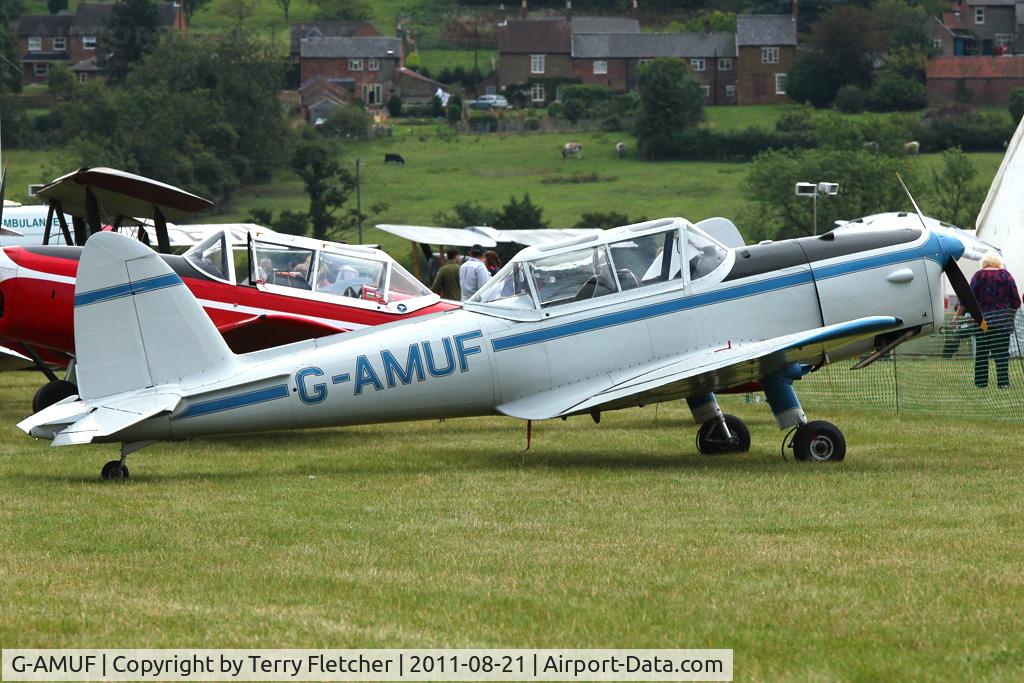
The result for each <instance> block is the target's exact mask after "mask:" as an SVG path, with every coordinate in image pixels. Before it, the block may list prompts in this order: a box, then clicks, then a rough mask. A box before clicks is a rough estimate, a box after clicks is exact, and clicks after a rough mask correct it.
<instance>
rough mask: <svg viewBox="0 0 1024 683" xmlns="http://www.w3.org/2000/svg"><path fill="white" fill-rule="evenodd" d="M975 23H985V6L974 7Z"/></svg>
mask: <svg viewBox="0 0 1024 683" xmlns="http://www.w3.org/2000/svg"><path fill="white" fill-rule="evenodd" d="M974 23H975V24H984V23H985V8H984V7H975V8H974Z"/></svg>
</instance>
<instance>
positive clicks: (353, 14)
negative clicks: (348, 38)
mask: <svg viewBox="0 0 1024 683" xmlns="http://www.w3.org/2000/svg"><path fill="white" fill-rule="evenodd" d="M310 2H312V4H313V5H315V6H316V18H317V19H323V20H328V21H365V20H367V19H370V18H371V17H372V16H373V9H372V8H371V7H370V3H369V2H367V0H310ZM410 68H411V67H410Z"/></svg>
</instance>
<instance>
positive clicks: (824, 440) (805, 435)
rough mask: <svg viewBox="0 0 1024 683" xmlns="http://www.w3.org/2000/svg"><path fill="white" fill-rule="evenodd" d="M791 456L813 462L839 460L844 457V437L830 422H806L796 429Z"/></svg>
mask: <svg viewBox="0 0 1024 683" xmlns="http://www.w3.org/2000/svg"><path fill="white" fill-rule="evenodd" d="M793 457H794V458H796V459H797V460H813V461H815V462H839V461H840V460H842V459H843V458H845V457H846V438H845V437H844V436H843V433H842V432H841V431H839V427H836V426H835V425H834V424H832V423H831V422H825V421H824V420H816V421H814V422H808V423H807V424H805V425H802V426H801V427H800V428H799V429H797V430H796V435H795V436H794V437H793Z"/></svg>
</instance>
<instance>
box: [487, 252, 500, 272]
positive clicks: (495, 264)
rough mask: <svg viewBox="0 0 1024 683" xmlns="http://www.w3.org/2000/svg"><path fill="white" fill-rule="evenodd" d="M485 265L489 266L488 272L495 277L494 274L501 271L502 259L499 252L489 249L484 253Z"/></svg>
mask: <svg viewBox="0 0 1024 683" xmlns="http://www.w3.org/2000/svg"><path fill="white" fill-rule="evenodd" d="M484 265H485V266H487V272H488V273H490V274H491V277H494V274H495V273H497V272H498V271H499V270H501V258H500V257H499V256H498V252H496V251H494V250H493V249H488V250H487V251H485V252H484Z"/></svg>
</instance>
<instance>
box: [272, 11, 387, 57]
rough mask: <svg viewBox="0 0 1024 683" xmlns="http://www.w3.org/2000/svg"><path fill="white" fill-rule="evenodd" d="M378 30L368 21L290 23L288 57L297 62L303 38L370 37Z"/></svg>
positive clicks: (375, 34) (377, 32)
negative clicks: (290, 33) (290, 32)
mask: <svg viewBox="0 0 1024 683" xmlns="http://www.w3.org/2000/svg"><path fill="white" fill-rule="evenodd" d="M375 36H380V31H378V30H377V28H376V27H375V26H374V25H373V24H371V23H370V22H368V21H312V22H305V23H301V24H292V35H291V44H290V49H289V52H288V54H289V57H290V58H291V61H292V62H294V63H298V61H299V57H300V48H301V46H302V40H303V39H304V38H372V37H375Z"/></svg>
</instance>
